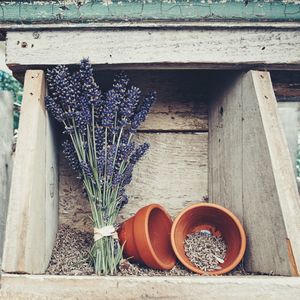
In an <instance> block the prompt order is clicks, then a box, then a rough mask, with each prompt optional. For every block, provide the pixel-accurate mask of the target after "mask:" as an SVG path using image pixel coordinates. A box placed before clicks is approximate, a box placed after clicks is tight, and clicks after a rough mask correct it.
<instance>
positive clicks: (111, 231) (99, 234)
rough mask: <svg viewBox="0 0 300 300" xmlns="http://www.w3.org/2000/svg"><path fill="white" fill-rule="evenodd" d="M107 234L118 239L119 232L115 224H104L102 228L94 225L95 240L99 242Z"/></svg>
mask: <svg viewBox="0 0 300 300" xmlns="http://www.w3.org/2000/svg"><path fill="white" fill-rule="evenodd" d="M105 236H112V237H113V238H114V239H116V240H117V239H118V238H119V237H118V233H117V231H116V228H115V227H114V226H113V225H108V226H104V227H102V228H96V227H94V241H95V242H97V241H98V240H101V239H102V238H104V237H105Z"/></svg>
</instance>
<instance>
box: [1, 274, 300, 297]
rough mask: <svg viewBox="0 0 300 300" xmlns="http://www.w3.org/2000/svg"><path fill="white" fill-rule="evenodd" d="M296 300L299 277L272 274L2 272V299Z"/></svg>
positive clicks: (298, 292)
mask: <svg viewBox="0 0 300 300" xmlns="http://www.w3.org/2000/svg"><path fill="white" fill-rule="evenodd" d="M199 295H201V300H218V299H220V295H222V299H224V300H241V299H245V300H252V299H255V300H265V299H268V300H280V299H287V300H294V299H299V298H300V284H299V278H289V277H275V276H172V277H170V276H165V277H164V276H161V277H150V276H127V277H124V276H123V277H120V276H101V277H99V276H53V275H48V276H47V275H13V274H3V276H2V280H1V290H0V299H5V300H49V299H53V300H62V299H86V300H98V299H105V300H115V299H120V298H121V299H124V300H139V299H174V300H182V299H185V300H194V299H199Z"/></svg>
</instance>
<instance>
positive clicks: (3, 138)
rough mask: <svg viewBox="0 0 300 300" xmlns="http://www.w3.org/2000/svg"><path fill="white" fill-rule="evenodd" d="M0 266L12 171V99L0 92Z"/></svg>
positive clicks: (6, 93) (9, 94)
mask: <svg viewBox="0 0 300 300" xmlns="http://www.w3.org/2000/svg"><path fill="white" fill-rule="evenodd" d="M0 120H1V125H0V149H1V150H0V265H1V258H2V251H3V242H4V233H5V223H6V213H7V207H8V199H9V190H10V180H11V171H12V141H13V97H12V94H11V93H10V92H7V91H0Z"/></svg>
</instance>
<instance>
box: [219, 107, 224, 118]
mask: <svg viewBox="0 0 300 300" xmlns="http://www.w3.org/2000/svg"><path fill="white" fill-rule="evenodd" d="M223 113H224V108H223V106H221V107H220V114H221V116H223Z"/></svg>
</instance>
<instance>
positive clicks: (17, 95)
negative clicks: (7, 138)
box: [0, 70, 23, 130]
mask: <svg viewBox="0 0 300 300" xmlns="http://www.w3.org/2000/svg"><path fill="white" fill-rule="evenodd" d="M0 91H9V92H11V93H12V95H13V99H14V130H16V129H18V126H19V117H20V108H21V103H22V96H23V86H22V84H21V83H20V82H19V81H18V80H16V79H15V78H14V77H13V76H12V75H10V74H9V73H7V72H5V71H1V70H0Z"/></svg>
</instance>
